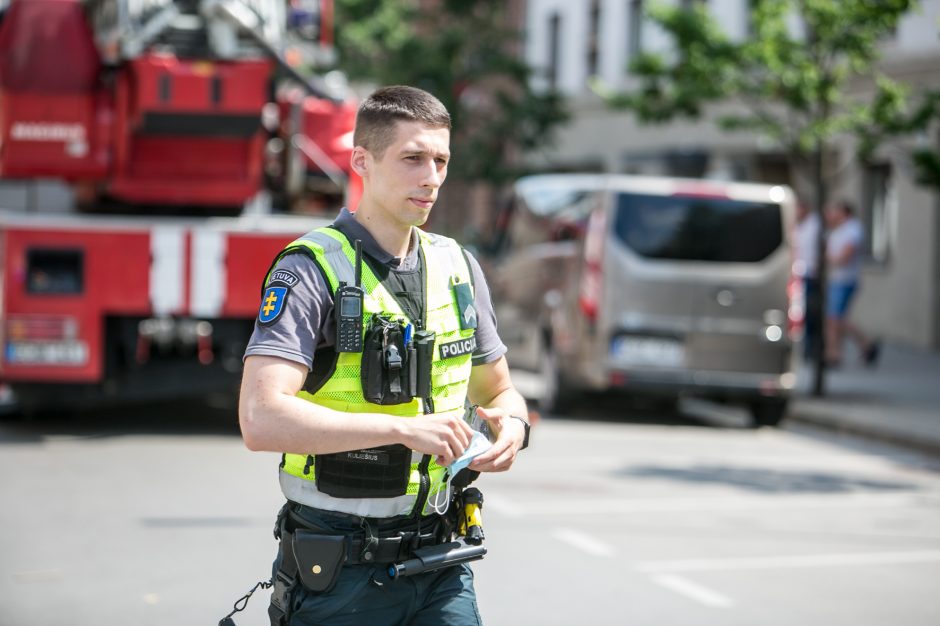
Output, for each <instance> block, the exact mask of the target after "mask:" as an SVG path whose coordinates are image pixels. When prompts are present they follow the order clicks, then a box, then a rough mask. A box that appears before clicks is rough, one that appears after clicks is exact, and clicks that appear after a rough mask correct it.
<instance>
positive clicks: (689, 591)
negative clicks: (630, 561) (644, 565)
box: [652, 574, 734, 608]
mask: <svg viewBox="0 0 940 626" xmlns="http://www.w3.org/2000/svg"><path fill="white" fill-rule="evenodd" d="M652 581H653V582H654V583H656V584H657V585H660V586H662V587H665V588H666V589H669V590H670V591H675V592H676V593H678V594H680V595H683V596H685V597H687V598H690V599H692V600H695V601H696V602H698V603H700V604H704V605H705V606H713V607H721V608H726V607H729V606H731V605H733V604H734V602H733V601H732V600H731V598H729V597H728V596H725V595H722V594H720V593H718V592H717V591H713V590H712V589H709V588H708V587H705V586H703V585H700V584H698V583H695V582H692V581H691V580H689V579H688V578H683V577H682V576H676V575H674V574H658V575H656V576H653V577H652Z"/></svg>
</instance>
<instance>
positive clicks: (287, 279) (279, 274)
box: [268, 270, 300, 287]
mask: <svg viewBox="0 0 940 626" xmlns="http://www.w3.org/2000/svg"><path fill="white" fill-rule="evenodd" d="M299 280H300V279H299V278H298V277H297V274H295V273H293V272H291V271H288V270H274V271H273V272H271V280H269V281H268V284H273V283H284V284H285V285H287V286H288V287H293V286H294V285H296V284H297V282H298V281H299Z"/></svg>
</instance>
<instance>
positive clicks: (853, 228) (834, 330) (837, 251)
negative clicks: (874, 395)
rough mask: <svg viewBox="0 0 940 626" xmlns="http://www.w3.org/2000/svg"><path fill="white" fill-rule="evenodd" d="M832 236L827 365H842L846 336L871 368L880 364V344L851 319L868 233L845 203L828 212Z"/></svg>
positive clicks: (829, 245)
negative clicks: (866, 234)
mask: <svg viewBox="0 0 940 626" xmlns="http://www.w3.org/2000/svg"><path fill="white" fill-rule="evenodd" d="M826 222H827V224H828V226H829V234H828V236H827V237H826V260H827V262H828V267H829V282H828V289H827V292H828V293H827V297H826V361H827V363H828V364H829V365H830V366H834V367H838V366H839V365H840V364H841V362H842V344H843V342H844V340H845V337H846V335H848V336H849V337H850V338H851V339H853V340H854V341H855V343H856V345H857V346H858V351H859V354H860V355H861V358H862V361H863V362H864V363H865V364H866V365H869V366H872V365H874V364H875V363H876V362H877V360H878V354H879V351H880V344H879V343H878V342H877V341H873V340H871V339H869V338H868V336H866V335H865V334H864V333H863V332H862V331H861V330H860V329H859V328H858V327H857V326H855V324H853V323H852V322H851V321H850V319H849V313H850V310H851V306H852V301H853V300H854V298H855V294H856V293H857V292H858V288H859V282H860V278H861V269H862V246H863V243H864V241H865V232H864V228H863V227H862V223H861V222H860V221H859V220H858V218H857V217H856V216H855V210H854V209H853V207H852V205H851V204H849V203H848V202H846V201H844V200H843V201H840V202H837V203H835V204H833V205H832V206H831V207H829V209H827V211H826Z"/></svg>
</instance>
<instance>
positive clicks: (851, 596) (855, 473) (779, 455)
mask: <svg viewBox="0 0 940 626" xmlns="http://www.w3.org/2000/svg"><path fill="white" fill-rule="evenodd" d="M743 422H744V416H743V414H739V413H736V412H735V411H733V410H729V409H724V408H720V407H718V408H716V407H710V406H707V405H684V406H683V410H682V412H680V413H676V412H670V411H667V412H657V411H655V410H654V407H647V408H642V407H641V408H636V407H633V408H625V407H624V406H623V403H622V401H621V400H619V399H616V398H606V399H600V400H598V401H593V402H592V403H591V404H590V406H587V407H585V408H584V409H583V410H582V411H581V414H580V415H578V416H577V417H575V418H560V417H551V416H549V417H547V418H545V419H543V420H542V421H541V422H540V423H539V424H538V426H537V428H536V429H535V430H534V431H533V437H532V448H531V449H530V450H528V451H527V452H526V453H524V456H523V457H522V458H521V459H520V460H519V462H518V463H517V466H516V467H515V468H514V469H513V470H512V471H511V472H509V473H507V474H502V475H491V476H486V477H484V479H483V480H482V481H480V483H479V486H480V487H481V489H482V490H483V492H484V494H485V498H486V503H485V507H484V515H485V528H486V534H487V545H488V548H489V555H488V556H487V558H486V559H485V560H484V561H482V562H480V563H478V564H476V565H475V566H474V569H475V572H476V584H477V590H478V594H479V599H480V608H481V612H482V614H483V617H484V620H485V622H486V623H487V624H488V625H489V626H498V625H504V624H505V625H510V624H513V625H515V624H522V625H528V624H539V625H544V626H548V625H559V626H562V625H563V626H571V625H573V624H579V623H584V624H591V626H603V625H608V624H610V625H614V624H617V625H619V624H656V625H659V624H668V625H670V626H681V625H684V624H689V625H693V624H694V625H695V626H703V625H710V624H722V625H726V624H727V625H742V626H744V625H748V626H752V625H754V624H760V625H776V624H780V625H787V626H792V625H793V624H800V625H804V626H805V625H810V626H812V625H823V624H825V625H826V626H833V625H841V624H845V625H846V626H848V625H851V626H875V625H878V626H881V625H884V624H905V625H906V626H918V625H924V626H927V625H930V626H934V625H935V624H938V623H940V596H938V595H937V593H936V591H937V581H938V580H940V458H937V457H929V456H924V455H921V454H919V453H915V452H912V451H906V450H903V449H898V448H892V447H887V446H883V445H880V444H873V443H868V442H862V441H859V440H854V439H850V438H845V437H836V436H834V435H832V434H828V433H824V432H822V431H814V430H811V429H808V428H806V427H797V426H787V425H784V428H782V429H779V430H767V429H763V430H757V431H755V430H750V429H747V428H744V427H742V426H741V424H743ZM277 463H278V458H277V456H276V455H272V454H257V453H251V452H248V451H247V450H245V449H244V448H243V447H242V445H241V442H240V439H239V438H238V434H237V429H236V426H235V423H234V417H233V416H232V413H231V411H230V410H213V409H208V408H206V407H198V406H191V405H190V406H185V405H163V406H149V407H136V408H124V409H113V410H109V411H103V412H96V413H84V414H76V415H71V416H46V417H45V418H43V419H42V420H39V421H31V422H19V423H16V422H14V423H3V424H0V475H2V478H0V529H2V534H0V626H20V625H29V626H53V625H55V626H59V625H61V624H69V625H72V626H111V625H114V626H118V625H120V626H125V625H127V624H136V625H148V624H149V625H173V626H176V625H189V624H193V625H195V624H216V623H217V622H218V620H219V618H221V617H222V616H223V615H224V614H225V613H227V612H228V610H230V608H231V605H232V603H233V602H234V601H235V600H236V599H237V598H238V597H239V596H240V595H242V594H243V593H244V592H246V591H247V590H248V589H250V588H251V587H252V586H253V585H254V583H255V582H256V581H258V580H261V579H264V578H267V576H268V575H269V568H270V561H271V558H272V556H273V552H274V549H275V544H274V540H273V538H272V537H271V527H272V524H273V517H274V514H275V512H276V510H277V508H278V506H279V504H280V501H281V499H280V496H279V493H278V490H277V479H276V468H277ZM266 604H267V593H266V592H259V593H258V594H257V595H256V596H255V598H254V599H253V600H252V602H251V603H249V605H248V608H247V609H246V611H245V612H243V613H241V614H239V616H236V617H237V622H238V623H239V624H240V625H241V626H245V625H250V624H257V625H261V624H266V623H267V622H266V621H265V620H266V617H265V608H266Z"/></svg>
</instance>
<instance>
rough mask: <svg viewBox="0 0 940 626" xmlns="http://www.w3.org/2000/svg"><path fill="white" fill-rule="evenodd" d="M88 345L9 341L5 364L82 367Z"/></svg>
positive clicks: (79, 343)
mask: <svg viewBox="0 0 940 626" xmlns="http://www.w3.org/2000/svg"><path fill="white" fill-rule="evenodd" d="M87 361H88V345H87V344H86V343H85V342H84V341H11V342H9V343H7V349H6V362H7V363H9V364H11V365H12V364H14V363H15V364H17V365H84V364H85V363H86V362H87Z"/></svg>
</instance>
